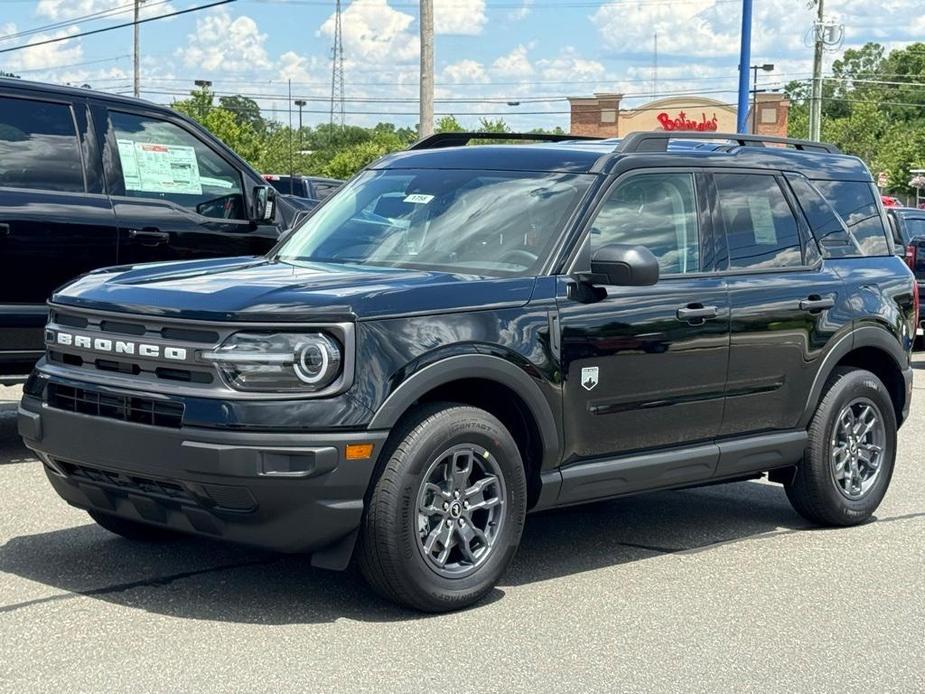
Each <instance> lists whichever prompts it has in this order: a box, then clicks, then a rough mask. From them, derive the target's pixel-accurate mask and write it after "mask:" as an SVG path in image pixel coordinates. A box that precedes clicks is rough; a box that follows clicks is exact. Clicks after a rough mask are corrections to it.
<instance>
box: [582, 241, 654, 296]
mask: <svg viewBox="0 0 925 694" xmlns="http://www.w3.org/2000/svg"><path fill="white" fill-rule="evenodd" d="M591 274H592V275H599V276H601V277H602V278H605V279H606V282H607V284H613V285H618V286H623V287H644V286H648V285H652V284H655V283H656V282H658V259H657V258H656V257H655V256H654V255H652V251H650V250H649V249H648V248H646V247H645V246H630V245H627V244H624V243H609V244H607V245H606V246H601V247H600V248H598V249H597V250H596V251H594V254H593V255H592V256H591Z"/></svg>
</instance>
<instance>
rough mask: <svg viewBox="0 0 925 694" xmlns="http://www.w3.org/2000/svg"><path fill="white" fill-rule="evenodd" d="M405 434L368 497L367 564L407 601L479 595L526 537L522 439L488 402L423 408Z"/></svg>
mask: <svg viewBox="0 0 925 694" xmlns="http://www.w3.org/2000/svg"><path fill="white" fill-rule="evenodd" d="M396 436H398V437H400V440H399V441H398V443H397V445H396V446H395V448H394V450H393V452H392V454H391V456H390V457H389V459H388V461H387V462H386V464H385V467H384V468H383V470H382V474H381V475H380V477H379V479H378V480H377V481H376V483H375V486H374V487H373V490H372V494H371V497H370V499H369V503H368V505H367V510H366V514H365V517H364V522H363V526H362V530H361V538H360V551H359V553H358V558H359V564H360V569H361V571H362V572H363V575H364V576H365V577H366V579H367V581H368V582H369V583H370V585H371V586H372V587H373V588H374V589H375V590H376V591H377V592H379V593H380V594H381V595H383V596H385V597H387V598H389V599H391V600H393V601H395V602H398V603H401V604H403V605H406V606H408V607H413V608H416V609H419V610H424V611H427V612H445V611H448V610H454V609H459V608H461V607H465V606H467V605H471V604H472V603H474V602H476V601H478V600H479V599H481V598H482V597H483V596H484V595H485V594H486V593H488V592H489V591H490V590H491V589H492V588H493V587H494V586H495V584H496V583H497V582H498V580H499V579H500V578H501V576H502V575H503V574H504V572H505V571H506V570H507V568H508V566H509V565H510V563H511V560H512V559H513V556H514V553H515V551H516V549H517V545H518V543H519V542H520V536H521V532H522V530H523V523H524V516H525V514H526V496H527V495H526V478H525V475H524V468H523V462H522V460H521V457H520V452H519V451H518V449H517V445H516V444H515V442H514V440H513V438H512V437H511V435H510V433H509V432H508V431H507V429H506V428H505V427H504V425H502V424H501V422H500V421H498V420H497V419H496V418H495V417H494V416H492V415H491V414H489V413H488V412H485V411H484V410H480V409H476V408H474V407H465V406H455V405H450V404H444V405H441V406H436V407H432V408H430V409H428V410H425V411H422V412H421V413H419V415H418V416H417V417H415V418H413V419H412V420H410V421H409V422H408V423H407V424H406V426H404V427H403V428H402V430H401V431H399V432H397V434H396Z"/></svg>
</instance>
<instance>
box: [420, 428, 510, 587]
mask: <svg viewBox="0 0 925 694" xmlns="http://www.w3.org/2000/svg"><path fill="white" fill-rule="evenodd" d="M504 499H505V488H504V478H503V476H502V474H501V469H500V466H499V465H498V462H497V461H496V460H495V458H494V456H493V455H492V454H491V453H490V452H489V451H488V450H486V449H485V448H482V447H481V446H477V445H474V444H461V445H458V446H453V447H452V448H450V449H448V450H446V451H444V452H443V453H441V454H440V455H438V456H437V457H436V458H435V459H434V460H433V461H432V462H431V464H430V465H429V466H428V468H427V471H426V472H425V474H424V477H423V481H422V483H421V488H420V490H419V492H418V498H417V535H418V538H419V542H418V549H419V550H420V551H421V554H422V556H423V557H424V560H425V562H426V563H427V565H428V566H429V567H430V568H431V569H432V570H433V571H435V572H436V573H438V574H439V575H441V576H444V577H447V578H462V577H463V576H466V575H469V574H471V573H472V572H473V571H475V570H476V569H477V568H478V567H480V566H481V565H482V564H484V563H485V561H486V560H487V559H488V557H489V556H490V555H491V553H492V549H493V548H494V545H495V541H496V540H497V538H498V537H499V535H500V532H501V526H502V524H503V522H504V516H505V507H504Z"/></svg>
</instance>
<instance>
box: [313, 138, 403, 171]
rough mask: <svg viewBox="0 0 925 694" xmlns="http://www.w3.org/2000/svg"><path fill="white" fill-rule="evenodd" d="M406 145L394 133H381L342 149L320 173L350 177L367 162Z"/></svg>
mask: <svg viewBox="0 0 925 694" xmlns="http://www.w3.org/2000/svg"><path fill="white" fill-rule="evenodd" d="M406 146H407V142H404V141H402V139H401V138H399V137H398V136H397V135H395V134H394V133H384V134H380V135H379V136H377V137H376V138H374V139H371V140H368V141H366V142H360V143H357V144H354V145H350V146H348V147H345V148H343V149H341V150H340V151H338V152H337V153H336V154H335V155H334V156H333V157H332V158H331V159H330V161H328V162H327V163H326V164H325V165H324V166H322V168H321V171H320V173H321V174H322V175H323V176H331V177H332V178H350V177H351V176H353V175H354V174H355V173H356V172H357V171H359V170H360V169H362V168H363V167H364V166H366V165H367V164H370V163H372V162H374V161H376V160H377V159H379V158H380V157H382V156H384V155H386V154H388V153H389V152H395V151H398V150H400V149H404V148H405V147H406Z"/></svg>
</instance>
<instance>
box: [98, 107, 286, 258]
mask: <svg viewBox="0 0 925 694" xmlns="http://www.w3.org/2000/svg"><path fill="white" fill-rule="evenodd" d="M97 119H98V120H100V121H102V122H103V125H102V127H103V128H106V129H107V130H108V131H109V136H108V139H109V142H110V148H111V150H113V151H114V152H115V156H114V157H112V158H110V160H109V161H108V162H107V164H108V166H109V171H108V180H109V184H110V190H111V191H112V201H113V207H114V209H115V213H116V218H117V219H118V223H119V263H121V264H130V263H142V262H150V261H162V260H191V259H196V258H212V257H221V256H238V255H259V254H262V253H265V252H266V251H267V250H269V248H271V247H272V246H273V244H274V243H275V242H276V237H277V233H276V230H275V228H271V229H263V228H261V227H260V226H258V225H255V224H254V223H253V222H251V221H249V220H248V215H247V210H246V204H245V196H244V190H243V186H244V185H245V181H244V180H243V178H242V173H241V171H240V170H238V169H237V168H235V166H233V165H232V163H230V162H229V161H228V160H226V159H225V158H224V157H222V156H221V155H220V154H219V153H218V152H217V151H215V150H214V149H212V148H211V147H210V146H209V145H208V144H207V143H206V142H204V141H202V140H200V139H199V138H198V137H196V136H195V135H194V133H192V132H190V131H188V130H186V129H185V128H183V127H181V126H180V125H179V124H177V123H173V122H171V121H167V120H163V119H161V118H157V117H155V116H153V115H147V114H141V113H130V112H126V111H117V110H109V111H108V119H107V117H106V111H105V110H104V109H99V112H98V116H97Z"/></svg>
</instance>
